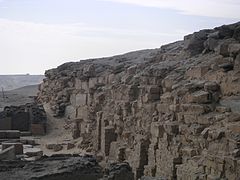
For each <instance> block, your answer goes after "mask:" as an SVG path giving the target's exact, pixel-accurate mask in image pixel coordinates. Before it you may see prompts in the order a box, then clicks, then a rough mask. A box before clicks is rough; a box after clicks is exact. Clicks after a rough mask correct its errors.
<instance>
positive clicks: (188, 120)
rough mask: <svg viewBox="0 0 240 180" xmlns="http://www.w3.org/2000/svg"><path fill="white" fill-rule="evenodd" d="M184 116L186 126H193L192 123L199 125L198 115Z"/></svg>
mask: <svg viewBox="0 0 240 180" xmlns="http://www.w3.org/2000/svg"><path fill="white" fill-rule="evenodd" d="M182 114H183V120H184V122H185V123H186V124H192V123H197V122H198V115H196V114H188V113H187V114H185V113H182Z"/></svg>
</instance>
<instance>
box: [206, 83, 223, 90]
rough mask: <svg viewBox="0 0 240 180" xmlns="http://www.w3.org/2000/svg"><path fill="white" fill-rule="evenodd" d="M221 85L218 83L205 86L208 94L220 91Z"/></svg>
mask: <svg viewBox="0 0 240 180" xmlns="http://www.w3.org/2000/svg"><path fill="white" fill-rule="evenodd" d="M219 88H220V87H219V85H218V84H217V83H216V82H206V83H205V84H204V90H205V91H207V92H214V91H218V90H219Z"/></svg>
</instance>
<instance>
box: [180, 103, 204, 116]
mask: <svg viewBox="0 0 240 180" xmlns="http://www.w3.org/2000/svg"><path fill="white" fill-rule="evenodd" d="M180 109H181V110H182V111H183V112H184V113H185V114H196V115H200V114H203V113H205V108H204V106H203V105H199V104H182V105H181V106H180Z"/></svg>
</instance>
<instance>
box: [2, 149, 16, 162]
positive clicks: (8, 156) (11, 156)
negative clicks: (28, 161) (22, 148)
mask: <svg viewBox="0 0 240 180" xmlns="http://www.w3.org/2000/svg"><path fill="white" fill-rule="evenodd" d="M15 159H16V154H15V147H14V146H10V147H8V148H6V149H4V150H3V151H0V160H8V161H11V160H15Z"/></svg>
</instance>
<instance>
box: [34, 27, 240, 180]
mask: <svg viewBox="0 0 240 180" xmlns="http://www.w3.org/2000/svg"><path fill="white" fill-rule="evenodd" d="M45 75H46V79H44V82H43V83H42V84H41V87H40V93H39V95H38V99H39V100H40V101H41V102H43V103H49V104H50V105H51V108H52V110H53V112H54V113H55V116H59V117H61V116H65V117H67V118H70V119H72V120H74V121H76V126H74V129H73V136H74V137H75V138H77V137H83V139H85V140H84V147H86V148H88V150H89V149H90V150H91V152H93V153H95V154H97V155H102V157H103V161H105V162H107V163H111V162H123V161H127V162H128V163H129V164H130V166H131V168H132V170H133V173H134V178H135V179H138V178H141V177H143V176H145V177H143V178H145V179H151V178H150V177H151V176H152V177H156V179H180V180H181V179H182V180H185V179H209V180H210V179H212V180H213V179H238V178H239V177H240V123H239V121H240V110H239V108H238V107H236V106H237V105H239V100H240V23H236V24H232V25H224V26H221V27H218V28H215V29H211V30H201V31H199V32H196V33H193V34H190V35H187V36H185V37H184V40H183V41H179V42H175V43H172V44H168V45H165V46H162V47H161V48H160V49H154V50H144V51H137V52H132V53H128V54H125V55H120V56H114V57H110V58H101V59H90V60H86V61H80V62H76V63H73V62H71V63H66V64H63V65H61V66H59V67H57V68H56V69H51V70H48V71H46V74H45ZM147 176H149V177H147Z"/></svg>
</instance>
